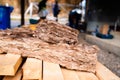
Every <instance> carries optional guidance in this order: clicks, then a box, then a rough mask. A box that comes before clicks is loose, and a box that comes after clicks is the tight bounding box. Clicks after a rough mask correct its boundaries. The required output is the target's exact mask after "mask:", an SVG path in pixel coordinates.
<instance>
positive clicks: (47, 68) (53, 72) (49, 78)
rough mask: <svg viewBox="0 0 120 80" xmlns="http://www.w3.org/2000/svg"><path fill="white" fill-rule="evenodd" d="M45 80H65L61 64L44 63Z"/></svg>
mask: <svg viewBox="0 0 120 80" xmlns="http://www.w3.org/2000/svg"><path fill="white" fill-rule="evenodd" d="M43 80H64V78H63V75H62V71H61V69H60V66H59V64H54V63H50V62H43Z"/></svg>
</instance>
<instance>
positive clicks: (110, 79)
mask: <svg viewBox="0 0 120 80" xmlns="http://www.w3.org/2000/svg"><path fill="white" fill-rule="evenodd" d="M96 75H97V77H98V78H99V79H100V80H120V78H119V77H118V76H116V75H115V74H114V73H112V72H111V71H110V70H109V69H108V68H106V67H105V66H104V65H102V64H101V63H100V62H98V63H97V66H96Z"/></svg>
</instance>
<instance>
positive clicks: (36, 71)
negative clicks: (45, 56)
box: [22, 58, 42, 80]
mask: <svg viewBox="0 0 120 80" xmlns="http://www.w3.org/2000/svg"><path fill="white" fill-rule="evenodd" d="M22 69H23V80H31V79H35V80H42V60H39V59H35V58H27V60H26V62H25V64H24V65H23V67H22Z"/></svg>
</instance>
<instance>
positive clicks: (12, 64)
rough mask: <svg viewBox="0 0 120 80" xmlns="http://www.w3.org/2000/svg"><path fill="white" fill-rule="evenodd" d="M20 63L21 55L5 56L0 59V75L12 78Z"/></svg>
mask: <svg viewBox="0 0 120 80" xmlns="http://www.w3.org/2000/svg"><path fill="white" fill-rule="evenodd" d="M21 63H22V57H21V55H15V54H6V55H5V56H3V57H2V58H0V75H9V76H14V75H15V73H16V72H17V70H18V68H19V66H20V64H21Z"/></svg>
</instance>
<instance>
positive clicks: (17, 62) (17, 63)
mask: <svg viewBox="0 0 120 80" xmlns="http://www.w3.org/2000/svg"><path fill="white" fill-rule="evenodd" d="M13 57H14V58H13ZM108 76H109V77H108ZM0 80H120V78H119V77H118V76H116V75H115V74H114V73H112V72H111V71H110V70H109V69H108V68H106V67H105V66H104V65H102V64H101V63H100V62H97V65H96V73H91V72H83V71H76V70H70V69H66V68H63V67H61V66H60V65H59V64H55V63H51V62H46V61H42V60H39V59H35V58H26V59H25V60H24V58H22V56H21V55H18V54H17V55H16V54H4V55H3V54H0Z"/></svg>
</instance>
